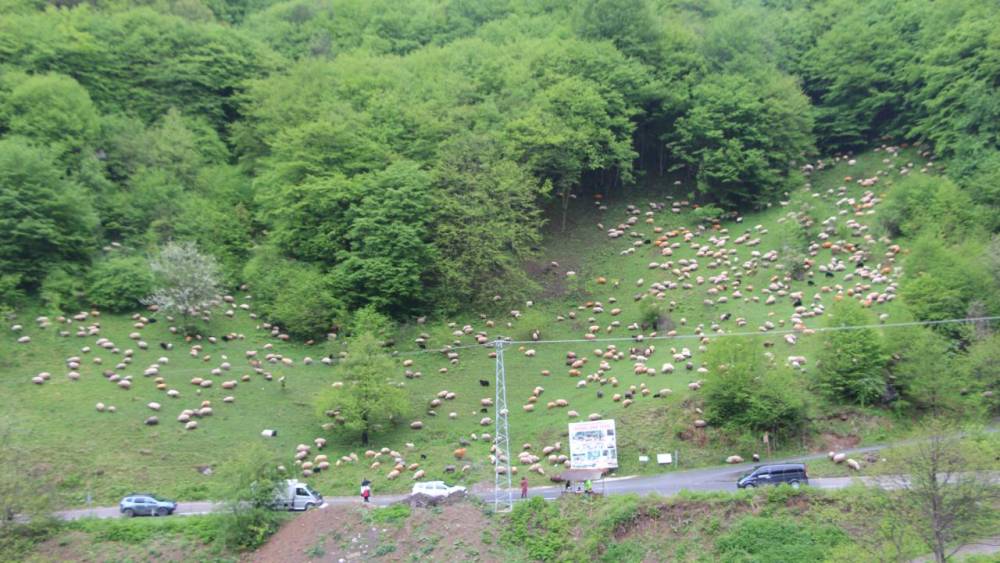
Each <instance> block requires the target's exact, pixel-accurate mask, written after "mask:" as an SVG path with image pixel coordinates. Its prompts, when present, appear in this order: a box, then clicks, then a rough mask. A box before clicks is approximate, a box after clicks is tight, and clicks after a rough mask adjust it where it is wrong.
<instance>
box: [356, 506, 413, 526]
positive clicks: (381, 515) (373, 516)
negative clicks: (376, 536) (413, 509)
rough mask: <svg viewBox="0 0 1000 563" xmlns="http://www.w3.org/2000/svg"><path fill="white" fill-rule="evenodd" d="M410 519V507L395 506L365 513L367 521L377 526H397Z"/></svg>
mask: <svg viewBox="0 0 1000 563" xmlns="http://www.w3.org/2000/svg"><path fill="white" fill-rule="evenodd" d="M409 517H410V505H408V504H393V505H391V506H387V507H385V508H379V509H378V510H370V511H368V512H366V513H365V521H366V522H369V523H376V524H395V523H396V522H402V521H403V520H406V519H407V518H409Z"/></svg>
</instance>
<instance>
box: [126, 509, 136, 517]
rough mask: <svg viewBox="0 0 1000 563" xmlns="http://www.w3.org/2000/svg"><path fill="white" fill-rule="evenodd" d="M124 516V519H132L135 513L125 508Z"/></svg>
mask: <svg viewBox="0 0 1000 563" xmlns="http://www.w3.org/2000/svg"><path fill="white" fill-rule="evenodd" d="M124 514H125V517H126V518H132V517H133V516H135V511H134V510H132V509H131V508H126V509H125V513H124Z"/></svg>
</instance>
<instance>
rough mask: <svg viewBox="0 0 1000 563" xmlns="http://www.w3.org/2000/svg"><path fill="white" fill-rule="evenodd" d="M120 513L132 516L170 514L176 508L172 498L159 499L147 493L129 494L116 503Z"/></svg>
mask: <svg viewBox="0 0 1000 563" xmlns="http://www.w3.org/2000/svg"><path fill="white" fill-rule="evenodd" d="M118 509H119V510H120V511H121V513H122V514H124V515H125V516H128V517H129V518H131V517H132V516H170V515H171V514H173V513H174V510H176V509H177V503H176V502H174V501H172V500H161V499H158V498H156V497H154V496H153V495H151V494H148V493H136V494H133V495H129V496H127V497H125V498H123V499H122V501H121V502H120V503H118Z"/></svg>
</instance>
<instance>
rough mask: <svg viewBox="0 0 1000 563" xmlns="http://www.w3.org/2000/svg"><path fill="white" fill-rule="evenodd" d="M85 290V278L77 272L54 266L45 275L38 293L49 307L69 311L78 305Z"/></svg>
mask: <svg viewBox="0 0 1000 563" xmlns="http://www.w3.org/2000/svg"><path fill="white" fill-rule="evenodd" d="M85 290H86V283H85V280H84V279H83V278H82V277H81V276H80V275H79V274H78V273H77V272H73V271H71V270H69V269H68V268H65V267H56V268H53V269H52V270H51V271H50V272H49V273H48V274H47V275H46V276H45V279H44V280H43V281H42V286H41V288H40V289H39V292H38V293H39V296H40V297H41V298H42V301H43V302H44V303H45V305H46V306H47V307H49V308H50V309H52V310H54V311H71V310H75V309H78V308H79V307H80V304H81V301H82V299H83V297H84V295H86V291H85Z"/></svg>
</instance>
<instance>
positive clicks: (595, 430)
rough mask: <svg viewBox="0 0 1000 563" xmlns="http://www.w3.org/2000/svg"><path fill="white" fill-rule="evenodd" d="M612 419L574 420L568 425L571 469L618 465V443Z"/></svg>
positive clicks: (606, 467)
mask: <svg viewBox="0 0 1000 563" xmlns="http://www.w3.org/2000/svg"><path fill="white" fill-rule="evenodd" d="M616 438H617V435H616V433H615V421H614V420H594V421H591V422H574V423H571V424H570V425H569V460H570V461H569V463H570V468H571V469H614V468H616V467H618V445H617V440H616Z"/></svg>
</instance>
